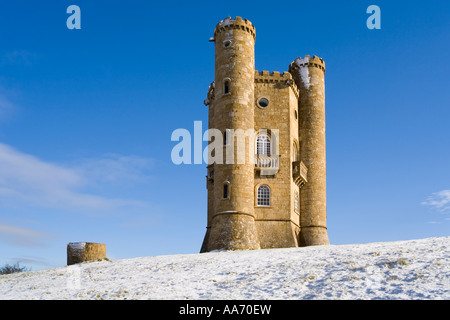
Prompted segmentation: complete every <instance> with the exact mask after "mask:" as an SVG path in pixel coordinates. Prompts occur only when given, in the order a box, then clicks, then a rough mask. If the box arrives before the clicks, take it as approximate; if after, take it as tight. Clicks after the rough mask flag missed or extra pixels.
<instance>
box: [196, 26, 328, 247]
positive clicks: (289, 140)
mask: <svg viewBox="0 0 450 320" xmlns="http://www.w3.org/2000/svg"><path fill="white" fill-rule="evenodd" d="M255 37H256V33H255V27H254V26H253V25H252V23H251V22H250V21H248V20H245V19H242V18H241V17H236V18H235V19H231V18H226V19H224V20H223V21H220V22H219V23H218V24H217V26H216V29H215V31H214V37H213V38H212V39H211V41H214V43H215V80H214V82H213V83H211V85H210V87H209V91H208V95H207V99H206V100H205V104H206V105H207V106H208V108H209V116H208V122H209V123H208V126H209V128H215V129H218V130H220V132H222V134H223V154H226V153H227V151H228V152H230V150H231V152H232V153H234V161H230V162H228V161H225V160H224V161H223V163H218V162H213V161H210V162H209V164H208V166H207V177H206V178H207V179H206V180H207V181H206V183H207V190H208V219H207V229H206V235H205V238H204V241H203V244H202V247H201V252H207V251H212V250H221V249H224V250H239V249H260V248H261V249H263V248H284V247H297V246H310V245H326V244H329V240H328V235H327V228H326V160H325V83H324V76H325V62H324V61H323V60H322V59H321V58H318V57H316V56H313V57H310V56H305V57H304V58H297V59H296V60H294V61H293V62H292V63H291V64H290V65H289V72H283V73H280V72H268V71H257V70H255V46H254V45H255ZM238 129H239V130H242V131H243V132H246V133H250V132H252V131H254V132H255V134H254V135H253V136H252V135H251V134H247V135H245V136H244V139H245V150H244V155H245V161H236V159H238V158H239V156H238V155H237V154H238V153H239V151H242V150H240V149H239V146H240V145H239V143H238V142H235V135H233V131H234V132H236V130H238ZM236 137H237V135H236ZM216 150H217V149H216ZM212 155H213V152H212V153H211V154H210V157H212ZM224 158H225V157H224Z"/></svg>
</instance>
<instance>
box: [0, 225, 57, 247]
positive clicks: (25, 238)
mask: <svg viewBox="0 0 450 320" xmlns="http://www.w3.org/2000/svg"><path fill="white" fill-rule="evenodd" d="M49 236H50V235H49V234H48V233H46V232H42V231H38V230H34V229H30V228H25V227H18V226H12V225H8V224H4V223H1V222H0V238H1V239H2V240H3V241H5V242H8V243H11V244H14V245H20V246H26V247H34V246H41V245H42V244H43V243H42V241H44V240H46V239H47V238H49Z"/></svg>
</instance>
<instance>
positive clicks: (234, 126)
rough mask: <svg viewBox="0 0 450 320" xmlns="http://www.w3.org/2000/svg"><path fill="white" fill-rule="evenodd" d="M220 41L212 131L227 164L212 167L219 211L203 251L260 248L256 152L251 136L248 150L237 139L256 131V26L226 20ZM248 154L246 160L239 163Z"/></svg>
mask: <svg viewBox="0 0 450 320" xmlns="http://www.w3.org/2000/svg"><path fill="white" fill-rule="evenodd" d="M214 42H215V82H214V83H215V88H214V102H213V108H212V109H210V110H212V112H214V116H213V117H212V119H213V121H212V122H213V123H211V124H210V128H215V129H218V130H220V131H221V132H222V133H223V137H224V140H225V141H224V148H223V155H224V156H223V163H222V164H220V163H214V164H213V166H212V167H211V166H210V167H209V169H210V170H213V172H214V186H213V194H214V210H213V214H212V215H210V216H209V219H208V224H209V226H208V228H209V230H208V233H209V235H208V233H207V238H208V239H206V238H205V241H206V242H205V244H204V249H202V250H205V251H211V250H217V249H226V250H235V249H259V247H260V246H259V241H258V238H257V231H256V225H255V218H254V204H253V202H252V201H249V200H248V199H253V198H254V170H255V167H254V162H252V161H251V160H252V159H253V154H254V152H253V150H250V148H249V145H250V144H252V143H253V139H252V137H249V136H247V137H246V138H245V143H244V148H245V150H244V149H242V145H240V144H239V143H238V139H236V140H234V137H233V135H232V133H233V131H234V130H242V132H250V131H249V130H251V132H253V130H254V82H255V49H254V45H255V27H254V26H253V25H252V24H251V22H250V21H248V20H244V19H242V18H241V17H236V19H231V18H226V19H224V20H222V21H221V22H219V23H218V24H217V26H216V29H215V32H214ZM230 130H231V131H230ZM227 132H228V133H227ZM233 144H234V146H233ZM242 152H243V153H242ZM230 153H232V155H230ZM242 154H243V155H244V159H242V158H241V159H239V157H240V155H242ZM250 154H251V156H250ZM231 159H232V160H233V161H228V160H231ZM240 160H244V161H240Z"/></svg>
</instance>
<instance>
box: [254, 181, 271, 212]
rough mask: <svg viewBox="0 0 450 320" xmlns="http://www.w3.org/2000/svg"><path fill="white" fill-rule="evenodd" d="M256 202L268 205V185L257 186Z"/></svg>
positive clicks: (260, 204)
mask: <svg viewBox="0 0 450 320" xmlns="http://www.w3.org/2000/svg"><path fill="white" fill-rule="evenodd" d="M256 203H257V205H258V206H262V207H268V206H270V189H269V187H268V186H266V185H262V186H259V187H258V191H257V201H256Z"/></svg>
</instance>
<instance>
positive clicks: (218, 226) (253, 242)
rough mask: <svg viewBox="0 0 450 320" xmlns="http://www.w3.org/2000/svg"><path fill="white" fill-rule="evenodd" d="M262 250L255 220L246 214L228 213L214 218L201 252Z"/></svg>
mask: <svg viewBox="0 0 450 320" xmlns="http://www.w3.org/2000/svg"><path fill="white" fill-rule="evenodd" d="M208 233H209V236H208ZM260 248H261V247H260V245H259V240H258V233H257V230H256V225H255V218H254V217H253V216H252V215H249V214H245V213H239V212H226V213H219V214H217V215H216V216H214V217H213V219H212V222H211V229H208V230H207V233H206V235H205V240H204V243H203V245H202V251H201V252H206V251H213V250H252V249H260Z"/></svg>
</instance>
